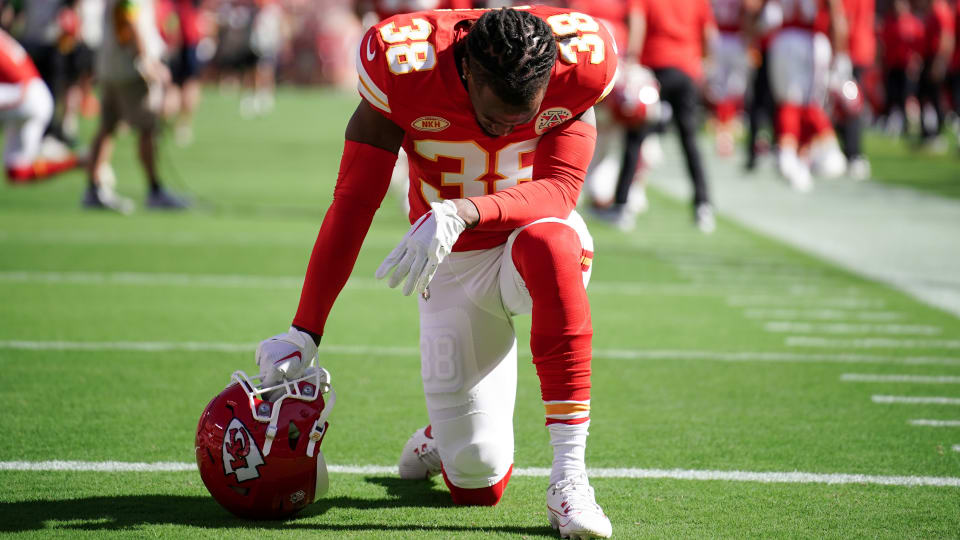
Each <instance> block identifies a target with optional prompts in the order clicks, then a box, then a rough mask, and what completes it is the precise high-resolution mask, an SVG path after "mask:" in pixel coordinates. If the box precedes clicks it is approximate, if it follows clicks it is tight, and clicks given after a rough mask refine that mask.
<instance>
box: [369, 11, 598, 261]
mask: <svg viewBox="0 0 960 540" xmlns="http://www.w3.org/2000/svg"><path fill="white" fill-rule="evenodd" d="M529 11H530V13H533V14H534V15H536V16H538V17H540V18H542V19H544V20H545V21H547V23H548V24H549V25H550V26H551V27H552V28H553V30H554V33H555V34H557V35H570V36H571V37H570V38H568V39H565V40H563V41H562V42H560V43H558V48H559V55H558V59H557V62H556V64H555V65H554V68H553V72H552V73H551V75H550V83H549V86H548V88H547V93H546V96H545V97H544V99H543V103H542V105H541V107H540V111H539V112H538V113H537V115H536V116H535V117H534V120H533V121H532V122H530V123H528V124H524V125H520V126H517V127H516V128H515V129H514V131H513V132H512V133H510V134H509V135H506V136H503V137H489V136H487V135H486V134H485V133H484V132H483V130H481V128H480V126H479V125H478V124H477V121H476V118H475V116H474V110H473V106H472V104H471V102H470V97H469V95H468V94H467V90H466V88H465V87H464V85H463V84H462V82H461V79H460V74H459V72H458V71H457V66H456V60H455V53H454V46H455V44H456V43H457V42H458V41H460V40H461V39H464V38H465V37H466V34H467V30H468V28H469V21H471V20H476V19H477V18H479V17H480V15H482V13H483V12H482V11H481V10H467V11H424V12H419V13H410V14H405V15H397V16H395V17H391V18H389V19H387V20H385V21H383V22H381V23H380V24H377V25H376V26H374V27H373V28H371V29H370V30H369V31H368V32H367V33H366V35H364V37H363V40H362V41H361V43H360V49H359V51H358V55H359V58H358V60H357V72H358V74H359V76H360V80H359V85H358V89H359V91H360V94H361V96H363V98H364V99H365V100H366V101H367V102H368V103H369V104H370V105H371V106H372V107H373V108H375V109H376V110H378V111H379V112H380V113H381V114H383V115H384V116H386V117H387V118H388V119H390V120H391V121H392V122H394V123H395V124H397V125H398V126H400V127H401V128H402V129H403V130H404V131H405V132H406V136H405V137H404V139H403V148H404V150H406V152H407V155H408V157H409V163H410V192H409V195H408V197H409V201H410V221H411V223H412V222H413V221H415V220H416V219H417V218H418V217H420V216H421V215H423V214H424V213H426V212H428V211H429V210H430V205H429V204H430V203H431V202H437V201H441V200H444V199H457V198H466V197H480V196H483V195H489V194H492V193H496V192H500V191H502V190H505V189H507V188H510V187H513V186H516V185H518V184H519V183H522V182H529V181H531V180H534V181H538V182H539V181H550V179H541V178H540V175H538V171H537V168H536V167H535V165H534V154H535V152H536V150H537V144H538V142H539V140H540V137H541V136H542V135H543V134H544V133H547V132H548V131H550V130H551V129H553V128H556V127H558V126H560V125H562V124H564V123H565V122H569V121H571V120H572V119H573V118H574V117H576V116H577V115H579V114H580V113H582V112H584V111H586V110H587V109H589V108H590V107H592V106H593V105H594V104H595V103H597V102H598V101H599V100H601V99H602V98H603V97H604V96H605V95H606V94H607V93H608V92H609V91H610V90H611V89H612V88H613V82H614V78H615V74H616V66H617V60H616V49H615V47H614V44H613V40H612V37H611V36H610V34H609V33H608V32H607V31H606V30H605V29H604V28H603V26H602V25H601V24H600V23H599V22H597V21H596V20H595V19H593V18H592V17H590V16H588V15H585V14H582V13H578V12H572V11H570V10H565V9H558V8H551V7H533V8H529ZM581 180H582V179H581ZM474 202H475V203H477V206H478V208H479V209H480V212H481V225H484V221H489V220H486V219H485V214H486V215H489V212H490V211H491V210H495V209H494V208H492V207H490V206H487V205H483V204H480V203H481V202H483V201H474ZM538 202H542V201H538ZM514 203H515V204H518V205H519V204H523V201H520V200H517V201H514ZM528 204H529V203H528ZM557 217H566V216H557ZM493 221H494V222H496V220H493ZM512 228H513V227H510V229H506V228H505V230H490V227H478V228H477V229H470V230H467V231H465V232H464V233H463V234H462V235H460V238H459V240H458V241H457V243H456V245H455V246H454V251H468V250H475V249H486V248H490V247H494V246H497V245H500V244H502V243H504V242H505V241H506V239H507V236H509V234H510V232H511V229H512ZM479 229H483V230H479Z"/></svg>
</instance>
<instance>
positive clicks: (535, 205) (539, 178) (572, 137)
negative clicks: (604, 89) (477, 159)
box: [455, 107, 597, 230]
mask: <svg viewBox="0 0 960 540" xmlns="http://www.w3.org/2000/svg"><path fill="white" fill-rule="evenodd" d="M596 141H597V124H596V120H595V116H594V112H593V108H592V107H591V108H589V109H587V110H586V111H585V112H583V113H582V114H581V115H580V116H578V117H577V118H575V119H573V120H571V121H569V122H567V123H565V124H563V125H561V126H559V127H557V128H554V129H553V130H551V131H549V132H547V133H546V134H544V135H543V137H542V138H541V139H540V142H539V143H538V144H537V151H536V154H535V156H534V161H533V179H532V181H529V182H523V183H521V184H519V185H516V186H513V187H511V188H508V189H505V190H502V191H498V192H496V193H492V194H490V195H484V196H482V197H470V198H469V199H467V200H468V201H469V202H470V203H473V205H474V207H475V210H476V213H472V212H470V213H469V214H467V215H466V216H465V217H464V216H463V215H461V217H463V218H464V221H466V223H467V226H468V227H476V228H477V229H478V230H509V229H516V228H517V227H521V226H523V225H526V224H528V223H530V222H532V221H536V220H537V219H541V218H545V217H559V218H566V217H567V216H568V215H570V212H571V211H572V210H573V209H574V207H576V205H577V199H578V198H579V197H580V190H581V188H582V187H583V180H584V178H585V177H586V174H587V168H588V167H589V166H590V160H591V159H592V158H593V150H594V146H595V145H596ZM455 202H456V203H457V205H458V210H460V208H464V209H465V212H469V211H470V209H469V205H467V204H465V203H464V202H463V200H462V199H461V200H459V201H455Z"/></svg>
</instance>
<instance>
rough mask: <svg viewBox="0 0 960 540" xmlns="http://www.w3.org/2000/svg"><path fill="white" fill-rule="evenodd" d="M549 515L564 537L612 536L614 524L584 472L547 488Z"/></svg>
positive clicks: (553, 525) (551, 524)
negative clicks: (600, 503) (605, 512)
mask: <svg viewBox="0 0 960 540" xmlns="http://www.w3.org/2000/svg"><path fill="white" fill-rule="evenodd" d="M547 517H548V518H549V519H550V526H551V527H553V528H554V529H557V530H559V531H560V537H561V538H572V539H576V540H582V539H585V538H610V535H611V534H613V526H612V525H610V519H609V518H607V516H606V514H604V513H603V509H602V508H600V505H599V504H597V501H596V499H595V498H594V496H593V488H592V487H590V482H589V481H588V480H587V475H585V474H581V475H578V476H574V477H571V478H564V479H563V480H561V481H559V482H557V483H556V484H553V485H551V486H550V487H548V488H547Z"/></svg>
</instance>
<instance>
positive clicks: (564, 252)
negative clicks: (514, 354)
mask: <svg viewBox="0 0 960 540" xmlns="http://www.w3.org/2000/svg"><path fill="white" fill-rule="evenodd" d="M511 255H512V256H513V261H514V264H515V265H516V267H517V270H518V271H519V272H520V275H521V276H523V278H524V282H525V283H526V286H527V290H528V291H530V297H531V298H532V299H533V324H532V328H531V331H530V350H531V352H532V353H533V363H534V365H536V368H537V376H538V377H539V378H540V394H541V397H542V399H543V402H544V408H545V411H546V412H545V414H546V418H547V424H552V423H565V424H579V423H583V422H586V421H587V420H589V418H590V360H591V357H592V353H591V340H592V338H593V327H592V325H591V322H590V304H589V302H588V300H587V292H586V291H585V290H584V288H583V271H584V269H585V268H586V267H587V266H586V262H585V261H588V260H590V259H592V253H589V254H588V253H587V252H586V251H585V250H584V249H583V247H582V246H581V244H580V239H579V237H578V236H577V233H576V231H574V230H573V229H571V228H570V227H568V226H567V225H564V224H561V223H538V224H536V225H532V226H530V227H527V228H526V229H524V231H523V232H521V233H520V235H519V236H517V239H516V240H515V242H514V244H513V251H512V253H511Z"/></svg>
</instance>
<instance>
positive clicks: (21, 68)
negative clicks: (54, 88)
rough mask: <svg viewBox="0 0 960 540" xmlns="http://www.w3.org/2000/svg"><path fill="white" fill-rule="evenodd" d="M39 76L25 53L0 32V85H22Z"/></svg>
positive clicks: (13, 40) (8, 36)
mask: <svg viewBox="0 0 960 540" xmlns="http://www.w3.org/2000/svg"><path fill="white" fill-rule="evenodd" d="M39 76H40V75H39V74H38V73H37V68H36V66H34V65H33V61H32V60H30V57H29V56H27V51H25V50H23V47H21V46H20V44H19V43H17V40H15V39H13V38H12V37H10V34H8V33H6V32H4V31H3V30H0V84H11V83H22V82H26V81H29V80H31V79H34V78H36V77H39Z"/></svg>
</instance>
